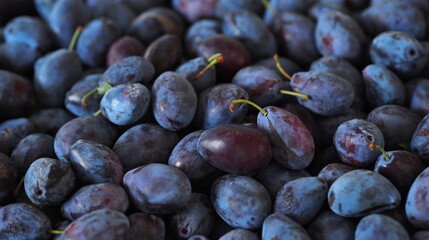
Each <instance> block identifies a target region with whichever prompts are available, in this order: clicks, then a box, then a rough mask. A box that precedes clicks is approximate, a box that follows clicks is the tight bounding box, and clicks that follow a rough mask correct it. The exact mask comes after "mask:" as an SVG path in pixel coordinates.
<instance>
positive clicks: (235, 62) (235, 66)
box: [197, 34, 252, 82]
mask: <svg viewBox="0 0 429 240" xmlns="http://www.w3.org/2000/svg"><path fill="white" fill-rule="evenodd" d="M216 53H221V54H222V56H223V58H224V59H225V60H224V62H223V63H220V64H218V65H217V66H216V76H217V82H229V81H230V80H231V79H232V77H233V76H234V75H235V73H237V72H238V71H239V70H240V69H242V68H243V67H246V66H248V65H250V64H251V62H252V58H251V56H250V53H249V51H248V50H247V48H246V47H245V46H244V45H243V44H242V43H241V42H240V41H238V40H236V39H235V38H232V37H229V36H226V35H223V34H215V35H212V36H209V37H207V38H205V39H204V40H203V41H202V42H201V43H200V44H199V45H198V47H197V54H198V56H200V57H203V58H206V59H207V58H209V57H210V56H213V54H216Z"/></svg>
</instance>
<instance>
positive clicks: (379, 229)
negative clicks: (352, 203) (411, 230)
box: [355, 214, 410, 240]
mask: <svg viewBox="0 0 429 240" xmlns="http://www.w3.org/2000/svg"><path fill="white" fill-rule="evenodd" d="M355 239H356V240H377V239H392V240H408V239H410V238H409V235H408V232H407V230H405V228H404V227H402V225H401V224H400V223H399V222H398V221H396V220H394V219H393V218H390V217H388V216H384V215H381V214H370V215H368V216H365V217H364V218H362V219H361V220H360V221H359V224H358V225H357V227H356V233H355Z"/></svg>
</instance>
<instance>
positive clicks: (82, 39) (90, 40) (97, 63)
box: [76, 17, 119, 67]
mask: <svg viewBox="0 0 429 240" xmlns="http://www.w3.org/2000/svg"><path fill="white" fill-rule="evenodd" d="M118 38H119V32H118V30H117V29H116V26H115V25H114V23H113V21H112V20H110V19H109V18H105V17H102V18H97V19H94V20H92V21H90V22H89V23H88V24H86V25H85V27H84V28H83V30H82V33H81V34H80V36H79V38H78V40H77V43H76V52H77V53H78V54H79V57H80V59H81V60H82V63H84V64H85V65H88V66H90V67H103V66H105V64H106V55H107V52H108V51H109V47H110V45H112V43H113V42H114V41H116V39H118Z"/></svg>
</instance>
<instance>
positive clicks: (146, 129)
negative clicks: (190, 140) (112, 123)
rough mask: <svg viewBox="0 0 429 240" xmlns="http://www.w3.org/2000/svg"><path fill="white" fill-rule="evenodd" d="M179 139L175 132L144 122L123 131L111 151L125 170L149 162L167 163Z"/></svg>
mask: <svg viewBox="0 0 429 240" xmlns="http://www.w3.org/2000/svg"><path fill="white" fill-rule="evenodd" d="M179 140H180V139H179V136H178V135H177V134H176V133H175V132H172V131H169V130H166V129H164V128H163V127H161V126H159V125H155V124H149V123H144V124H139V125H136V126H134V127H132V128H129V129H128V130H127V131H125V132H124V133H123V134H122V135H121V136H120V137H119V138H118V140H117V141H116V143H115V145H114V146H113V151H114V152H115V153H116V155H117V156H118V158H119V160H121V163H122V166H123V167H124V170H125V172H127V171H129V170H131V169H134V168H137V167H140V166H143V165H146V164H149V163H155V162H157V163H167V162H168V158H169V156H170V153H171V151H172V150H173V148H174V147H175V146H176V144H177V143H178V142H179ZM130 152H132V153H133V154H130Z"/></svg>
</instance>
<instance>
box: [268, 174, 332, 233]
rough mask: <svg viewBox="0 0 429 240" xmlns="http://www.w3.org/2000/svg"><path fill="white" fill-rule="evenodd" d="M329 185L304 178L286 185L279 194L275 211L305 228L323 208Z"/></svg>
mask: <svg viewBox="0 0 429 240" xmlns="http://www.w3.org/2000/svg"><path fill="white" fill-rule="evenodd" d="M327 193H328V184H327V183H326V182H325V181H324V180H322V179H320V178H317V177H302V178H298V179H295V180H292V181H289V182H288V183H286V184H285V185H284V186H283V187H282V188H281V189H280V190H279V192H278V193H277V196H276V199H275V201H274V211H275V212H278V213H281V214H283V215H285V216H287V217H290V218H291V219H293V220H294V221H295V222H297V223H298V224H299V225H301V226H304V225H306V224H307V223H309V222H310V221H311V219H313V218H314V217H315V216H316V215H317V213H318V212H319V211H320V209H321V208H322V206H323V203H324V202H325V199H326V194H327Z"/></svg>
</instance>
